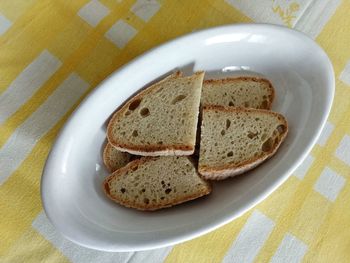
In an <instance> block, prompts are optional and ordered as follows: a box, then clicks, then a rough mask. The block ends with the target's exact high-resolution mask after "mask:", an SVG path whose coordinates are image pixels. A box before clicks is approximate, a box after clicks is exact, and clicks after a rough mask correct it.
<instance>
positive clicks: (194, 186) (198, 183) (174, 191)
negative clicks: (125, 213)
mask: <svg viewBox="0 0 350 263" xmlns="http://www.w3.org/2000/svg"><path fill="white" fill-rule="evenodd" d="M103 189H104V191H105V193H106V194H107V196H108V197H109V198H110V199H112V200H113V201H115V202H117V203H119V204H121V205H123V206H126V207H132V208H136V209H139V210H157V209H161V208H165V207H170V206H173V205H176V204H180V203H183V202H186V201H189V200H192V199H196V198H198V197H201V196H203V195H207V194H209V193H210V192H211V185H210V184H209V183H208V182H206V181H205V180H203V179H202V178H201V177H200V176H199V174H198V173H197V171H196V168H195V166H194V165H193V163H192V162H191V161H190V160H189V158H188V157H185V156H165V157H164V156H163V157H142V158H141V159H138V160H134V161H132V162H130V163H129V164H128V165H126V166H125V167H123V168H121V169H119V170H117V171H116V172H114V173H113V174H112V175H110V176H109V177H107V178H106V179H105V181H104V183H103Z"/></svg>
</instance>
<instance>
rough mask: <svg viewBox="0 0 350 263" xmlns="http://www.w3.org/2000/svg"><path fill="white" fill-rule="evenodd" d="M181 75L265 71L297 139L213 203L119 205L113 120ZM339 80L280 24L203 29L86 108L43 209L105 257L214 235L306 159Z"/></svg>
mask: <svg viewBox="0 0 350 263" xmlns="http://www.w3.org/2000/svg"><path fill="white" fill-rule="evenodd" d="M175 68H180V69H182V70H183V71H184V72H185V73H188V74H189V73H192V72H193V71H197V70H205V71H206V72H207V77H208V76H209V77H211V76H220V77H224V76H226V75H236V74H239V75H247V74H251V72H256V73H259V74H262V75H264V76H266V77H267V78H268V79H270V80H271V82H272V84H273V85H274V87H275V89H276V98H275V102H274V104H273V110H274V111H277V112H280V113H282V114H284V115H285V116H286V118H287V120H288V122H289V134H288V137H287V139H286V141H285V142H284V143H283V144H282V146H281V148H280V149H279V151H278V152H277V154H276V155H275V156H274V157H273V158H272V159H270V160H269V161H267V162H266V163H265V164H263V165H261V166H260V167H258V168H256V169H254V170H253V171H251V172H249V173H248V174H245V175H242V176H238V177H236V178H233V179H229V180H225V181H222V182H219V183H215V184H214V189H213V193H212V194H211V195H209V196H207V197H204V198H200V199H198V200H195V201H192V202H188V203H185V204H182V205H179V206H175V207H172V208H169V209H164V210H160V211H157V212H140V211H136V210H133V209H129V208H124V207H122V206H119V205H118V204H116V203H113V202H111V201H110V200H109V199H107V197H106V196H105V195H104V193H103V191H102V187H101V183H102V181H103V179H104V178H105V176H107V174H108V173H107V171H106V170H105V168H104V165H103V163H102V160H101V150H102V148H103V146H104V143H105V136H106V134H105V132H106V131H105V130H106V122H107V120H108V118H109V117H110V115H111V114H112V113H113V111H114V110H115V109H116V108H118V107H119V106H120V105H121V104H122V103H123V102H124V101H125V100H126V99H127V98H129V97H130V96H131V95H132V94H134V93H135V92H136V91H137V90H139V89H140V88H142V87H144V86H146V85H148V84H149V83H150V82H153V81H154V80H156V79H159V78H160V77H161V76H164V75H165V74H167V73H169V72H170V71H172V70H174V69H175ZM333 95H334V73H333V68H332V65H331V63H330V61H329V59H328V57H327V55H326V54H325V52H324V51H323V50H322V49H321V48H320V47H319V46H318V45H317V44H316V43H315V42H314V41H313V40H311V39H310V38H308V37H307V36H305V35H304V34H302V33H299V32H297V31H294V30H291V29H287V28H284V27H280V26H272V25H261V24H260V25H255V24H242V25H230V26H224V27H218V28H212V29H208V30H204V31H200V32H196V33H193V34H190V35H187V36H184V37H181V38H178V39H176V40H174V41H171V42H169V43H166V44H164V45H162V46H160V47H158V48H155V49H153V50H151V51H150V52H147V53H146V54H144V55H142V56H140V57H138V58H137V59H135V60H134V61H132V62H131V63H129V64H128V65H126V66H124V67H123V68H122V69H120V70H118V71H117V72H115V73H113V74H112V75H111V76H110V77H109V78H108V79H106V80H105V81H104V82H103V83H101V84H100V86H99V87H98V88H96V89H95V90H94V91H93V92H92V93H91V94H90V95H89V96H88V98H86V99H85V100H84V102H82V103H81V105H80V106H79V107H78V108H77V110H76V111H75V112H74V113H73V114H72V116H71V117H70V119H69V120H68V122H67V123H66V125H65V127H64V128H63V129H62V131H61V133H60V135H59V136H58V138H57V141H56V142H55V144H54V146H53V148H52V150H51V152H50V155H49V157H48V159H47V162H46V165H45V169H44V172H43V176H42V182H41V194H42V201H43V206H44V209H45V211H46V214H47V215H48V217H49V219H50V220H51V222H52V223H53V224H54V226H56V228H57V229H58V230H59V231H60V232H61V233H62V234H63V235H64V236H66V237H67V238H68V239H70V240H72V241H74V242H76V243H78V244H80V245H82V246H86V247H89V248H94V249H98V250H105V251H134V250H146V249H153V248H158V247H162V246H168V245H173V244H176V243H179V242H182V241H185V240H189V239H192V238H195V237H197V236H200V235H203V234H205V233H207V232H209V231H212V230H214V229H216V228H218V227H220V226H222V225H224V224H226V223H228V222H230V221H231V220H233V219H234V218H236V217H238V216H240V215H241V214H242V213H244V212H245V211H247V210H248V209H250V208H252V207H253V206H254V205H256V204H257V203H259V202H260V201H262V200H263V199H265V198H266V197H267V196H268V195H269V194H271V193H272V192H273V191H274V190H275V189H276V188H277V187H278V186H280V185H281V184H282V183H283V182H284V181H285V180H286V179H287V178H288V176H289V175H290V174H291V173H292V172H293V171H294V169H295V168H296V167H297V166H298V165H299V164H300V163H301V162H302V160H303V159H304V158H305V157H306V155H307V154H308V153H309V152H310V150H311V148H312V146H313V145H314V144H315V142H316V140H317V138H318V137H319V135H320V132H321V130H322V128H323V125H324V123H325V121H326V119H327V116H328V114H329V111H330V108H331V104H332V101H333Z"/></svg>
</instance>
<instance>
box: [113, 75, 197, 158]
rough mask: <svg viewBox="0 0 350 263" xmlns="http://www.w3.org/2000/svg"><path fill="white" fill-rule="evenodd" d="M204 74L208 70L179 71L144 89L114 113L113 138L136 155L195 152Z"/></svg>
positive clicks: (189, 153)
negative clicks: (186, 72) (192, 73)
mask: <svg viewBox="0 0 350 263" xmlns="http://www.w3.org/2000/svg"><path fill="white" fill-rule="evenodd" d="M203 77H204V72H197V73H195V74H194V75H192V76H189V77H182V76H180V74H179V73H175V74H173V75H171V76H170V77H168V78H165V79H164V80H162V81H160V82H158V83H156V84H154V85H152V86H150V87H148V88H147V89H145V90H143V91H141V92H140V93H139V94H137V95H136V96H135V97H133V98H132V99H130V100H129V101H128V102H127V103H126V104H125V105H124V106H123V107H122V108H121V109H120V110H118V111H117V112H116V113H115V114H114V115H113V117H112V119H111V121H110V122H109V124H108V129H107V137H108V140H109V142H110V143H111V144H112V145H113V146H114V147H116V148H117V149H118V150H120V151H124V152H129V153H131V154H135V155H143V156H159V155H161V156H162V155H191V154H192V153H193V152H194V147H195V140H196V130H197V122H198V112H199V104H200V96H201V90H202V82H203Z"/></svg>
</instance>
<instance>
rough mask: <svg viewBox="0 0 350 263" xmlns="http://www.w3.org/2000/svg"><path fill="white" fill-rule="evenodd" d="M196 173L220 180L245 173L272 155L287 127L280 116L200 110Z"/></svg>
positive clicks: (254, 111)
mask: <svg viewBox="0 0 350 263" xmlns="http://www.w3.org/2000/svg"><path fill="white" fill-rule="evenodd" d="M202 118H203V121H202V126H201V141H200V153H199V164H198V171H199V173H200V174H201V175H202V176H203V177H204V178H205V179H212V180H221V179H225V178H227V177H229V176H234V175H238V174H241V173H243V172H245V171H248V170H250V169H252V168H254V167H255V166H257V165H259V164H260V163H262V162H263V161H264V160H266V159H267V158H269V157H271V156H272V155H274V154H275V153H276V151H277V149H278V148H279V146H280V145H281V143H282V142H283V141H284V139H285V138H286V135H287V133H288V124H287V121H286V119H285V118H284V117H283V116H282V115H281V114H279V113H276V112H272V111H267V110H259V109H248V108H234V107H222V106H206V107H204V108H203V113H202Z"/></svg>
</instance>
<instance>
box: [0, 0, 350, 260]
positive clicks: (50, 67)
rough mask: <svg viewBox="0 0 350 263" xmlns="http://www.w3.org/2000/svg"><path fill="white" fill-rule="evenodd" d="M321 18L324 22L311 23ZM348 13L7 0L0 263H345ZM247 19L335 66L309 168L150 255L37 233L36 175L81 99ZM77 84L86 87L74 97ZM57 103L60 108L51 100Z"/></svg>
mask: <svg viewBox="0 0 350 263" xmlns="http://www.w3.org/2000/svg"><path fill="white" fill-rule="evenodd" d="M248 2H251V3H250V4H249V3H248ZM255 2H256V4H253V6H252V3H255ZM315 2H318V4H317V3H316V4H315ZM321 2H327V3H329V5H325V6H321V5H322V3H321ZM320 3H321V4H320ZM312 4H314V6H313V5H312ZM260 6H261V8H260ZM313 8H314V9H313ZM327 8H333V9H332V10H331V11H329V12H328V11H327ZM317 12H319V13H317ZM306 13H307V14H309V20H310V22H308V21H306V20H307V18H305V14H306ZM317 14H319V16H320V17H321V18H324V19H321V20H320V19H312V18H313V17H317ZM349 14H350V1H348V0H343V1H328V0H327V1H311V0H310V1H306V0H304V1H303V0H299V1H282V0H279V1H277V0H272V1H268V0H263V1H256V0H254V1H238V0H237V1H236V0H226V1H223V0H203V1H200V0H193V1H187V0H178V1H175V0H173V1H171V0H119V1H118V0H74V1H64V0H55V1H54V0H1V1H0V219H1V220H0V262H136V261H138V262H167V263H170V262H270V261H271V262H302V261H304V262H350V183H349V181H350V117H349V116H350V45H349V43H350V16H349ZM305 21H306V22H305ZM241 22H269V23H278V24H284V25H286V26H290V27H295V28H298V29H300V30H303V31H305V32H306V33H309V34H310V35H311V36H312V37H314V38H315V40H316V41H317V43H318V44H319V45H321V46H322V47H323V48H324V49H325V51H326V52H327V54H328V55H329V57H330V59H331V61H332V63H333V66H334V70H335V76H336V93H335V101H334V106H333V109H332V112H331V114H330V117H329V119H328V122H327V126H326V129H325V131H324V132H323V134H322V138H321V139H320V141H319V142H318V144H316V146H315V147H314V148H313V150H312V152H311V154H310V155H309V156H308V159H307V161H305V162H304V163H303V165H302V167H301V168H299V169H298V170H297V171H296V172H295V174H294V175H293V176H291V177H290V178H289V179H288V181H287V182H286V183H285V184H283V185H282V186H281V187H280V188H279V189H278V190H277V191H276V192H274V193H273V194H272V195H271V196H270V197H269V198H267V199H266V200H265V201H264V202H262V203H261V204H259V205H258V206H257V207H255V208H254V209H253V210H251V211H249V212H247V213H246V214H244V215H243V216H242V217H240V218H238V219H236V220H234V221H233V222H231V223H229V224H227V225H225V226H224V227H221V228H220V229H218V230H216V231H214V232H211V233H209V234H207V235H204V236H202V237H199V238H197V239H194V240H191V241H188V242H185V243H182V244H179V245H176V246H173V247H170V248H167V249H163V250H162V249H160V250H157V251H150V252H148V254H142V253H143V252H136V253H135V254H132V255H128V256H125V254H123V253H108V254H107V253H106V254H104V253H102V252H97V251H96V252H95V251H91V250H87V249H86V250H84V249H80V248H78V247H74V245H71V243H70V242H69V241H66V240H64V238H62V237H60V236H59V234H57V233H56V232H55V231H54V230H52V229H50V226H49V223H48V222H47V224H48V227H47V228H45V229H44V228H42V225H43V223H42V222H43V221H42V220H44V219H45V215H44V213H43V212H42V207H41V200H40V178H41V172H42V169H43V166H44V163H45V160H46V157H47V155H48V152H49V150H50V148H51V146H52V144H53V142H54V140H55V137H56V135H57V133H58V131H59V129H60V128H61V127H62V126H63V125H64V123H65V121H66V120H67V118H68V116H69V115H70V114H71V112H72V111H73V110H74V108H75V107H77V105H78V104H79V103H80V102H81V100H82V99H83V98H84V97H85V96H86V95H87V94H88V93H89V92H90V91H91V90H92V89H94V87H96V85H98V84H99V83H100V82H101V81H102V80H103V79H104V78H106V77H107V76H108V75H109V74H111V73H112V72H113V71H115V70H117V69H118V68H119V67H120V66H122V65H123V64H125V63H127V62H128V61H130V60H131V59H132V58H134V57H136V56H138V55H140V54H142V53H143V52H145V51H147V50H149V49H150V48H152V47H155V46H157V45H159V44H161V43H164V42H165V41H168V40H171V39H173V38H175V37H178V36H180V35H183V34H186V33H190V32H192V31H194V30H198V29H204V28H209V27H213V26H218V25H224V24H232V23H241ZM36 71H39V72H42V73H41V74H40V75H39V74H37V75H36V74H35V72H36ZM75 83H77V84H79V85H80V86H83V87H85V88H81V89H80V90H79V91H78V90H75V89H74V85H76V84H75ZM62 94H63V95H64V96H66V97H64V96H63V95H62ZM62 96H63V97H62ZM50 99H51V100H54V101H56V102H57V105H56V106H55V107H56V108H54V109H51V108H50V105H48V103H46V102H47V101H50ZM60 100H62V103H61V102H60ZM64 101H65V102H64ZM61 104H62V106H60V105H61ZM45 112H49V113H51V112H52V115H50V116H46V115H45ZM45 118H46V119H45ZM41 119H42V120H41ZM44 121H45V123H49V124H50V125H48V124H47V126H45V125H46V124H45V123H44V124H43V122H44ZM259 218H260V219H262V221H261V220H260V221H259V220H257V219H259ZM40 220H41V221H40ZM44 221H45V220H44ZM45 222H46V221H45ZM264 222H265V223H264ZM266 222H267V223H268V224H266ZM267 226H269V227H267ZM48 229H49V230H48ZM254 233H261V235H258V236H254V235H255V234H254Z"/></svg>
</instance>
